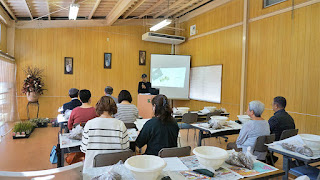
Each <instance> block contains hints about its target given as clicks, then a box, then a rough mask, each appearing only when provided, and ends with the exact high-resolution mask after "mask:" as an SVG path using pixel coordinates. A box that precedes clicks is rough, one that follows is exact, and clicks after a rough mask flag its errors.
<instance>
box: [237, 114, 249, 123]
mask: <svg viewBox="0 0 320 180" xmlns="http://www.w3.org/2000/svg"><path fill="white" fill-rule="evenodd" d="M237 117H238V118H239V121H241V123H242V124H245V123H246V122H248V121H250V119H251V118H250V116H248V115H238V116H237Z"/></svg>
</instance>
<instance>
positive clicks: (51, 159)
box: [50, 146, 58, 164]
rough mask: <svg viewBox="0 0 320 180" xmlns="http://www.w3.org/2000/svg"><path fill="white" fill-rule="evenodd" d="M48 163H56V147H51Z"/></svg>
mask: <svg viewBox="0 0 320 180" xmlns="http://www.w3.org/2000/svg"><path fill="white" fill-rule="evenodd" d="M50 162H51V163H52V164H56V163H58V156H57V150H56V146H53V147H52V150H51V153H50Z"/></svg>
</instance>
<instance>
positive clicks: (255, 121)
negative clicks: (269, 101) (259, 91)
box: [227, 101, 270, 160]
mask: <svg viewBox="0 0 320 180" xmlns="http://www.w3.org/2000/svg"><path fill="white" fill-rule="evenodd" d="M263 111H264V104H263V103H262V102H260V101H251V102H250V103H249V106H248V109H247V115H248V116H250V118H251V120H250V121H249V122H247V123H245V124H244V125H243V126H242V128H241V130H240V133H239V137H238V139H237V141H236V142H235V143H229V144H228V145H227V149H235V150H237V151H240V150H241V149H242V151H243V152H247V148H248V147H251V152H252V151H253V148H254V145H255V142H256V140H257V138H258V137H259V136H266V135H270V128H269V123H268V121H266V120H264V119H263V118H262V117H261V114H262V113H263ZM254 155H255V156H257V157H258V159H259V160H264V159H265V156H266V153H259V152H255V153H254Z"/></svg>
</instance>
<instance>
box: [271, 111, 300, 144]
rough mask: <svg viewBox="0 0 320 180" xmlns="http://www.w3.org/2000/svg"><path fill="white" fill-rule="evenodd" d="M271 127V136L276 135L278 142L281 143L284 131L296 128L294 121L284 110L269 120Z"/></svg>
mask: <svg viewBox="0 0 320 180" xmlns="http://www.w3.org/2000/svg"><path fill="white" fill-rule="evenodd" d="M269 126H270V134H275V135H276V141H279V139H280V136H281V134H282V131H284V130H288V129H295V128H296V126H295V124H294V120H293V119H292V117H291V116H290V115H289V114H288V113H287V112H286V111H285V110H284V109H281V110H279V111H277V112H275V113H274V116H272V117H271V118H270V119H269Z"/></svg>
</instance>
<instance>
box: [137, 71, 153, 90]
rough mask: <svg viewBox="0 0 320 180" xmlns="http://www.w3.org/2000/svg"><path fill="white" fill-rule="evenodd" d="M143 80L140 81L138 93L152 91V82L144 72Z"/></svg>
mask: <svg viewBox="0 0 320 180" xmlns="http://www.w3.org/2000/svg"><path fill="white" fill-rule="evenodd" d="M141 78H142V81H140V82H139V86H138V93H150V88H151V83H150V82H148V76H147V75H146V74H142V76H141Z"/></svg>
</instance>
